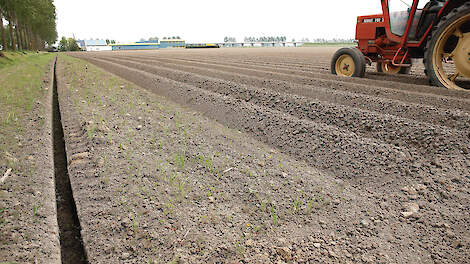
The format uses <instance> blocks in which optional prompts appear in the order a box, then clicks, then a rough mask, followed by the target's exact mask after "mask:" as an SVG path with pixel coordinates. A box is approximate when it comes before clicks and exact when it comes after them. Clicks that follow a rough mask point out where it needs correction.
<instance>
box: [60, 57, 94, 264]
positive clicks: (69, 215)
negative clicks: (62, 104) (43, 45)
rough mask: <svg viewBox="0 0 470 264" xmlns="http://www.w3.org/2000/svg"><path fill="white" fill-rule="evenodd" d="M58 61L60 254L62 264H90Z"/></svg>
mask: <svg viewBox="0 0 470 264" xmlns="http://www.w3.org/2000/svg"><path fill="white" fill-rule="evenodd" d="M56 65H57V59H56V61H55V62H54V80H53V100H52V107H53V108H52V117H53V131H52V135H53V140H54V142H53V144H54V145H53V148H54V174H55V191H56V202H57V222H58V224H59V236H60V249H61V250H60V251H61V259H62V263H63V264H69V263H70V264H72V263H82V264H87V263H88V260H87V256H86V253H85V249H84V247H83V240H82V237H81V232H80V231H81V227H80V222H79V221H78V216H77V208H76V205H75V200H74V199H73V194H72V187H71V185H70V179H69V174H68V168H67V153H66V151H65V142H64V130H63V127H62V120H61V116H60V109H59V99H58V94H57V78H56Z"/></svg>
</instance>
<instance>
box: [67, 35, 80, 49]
mask: <svg viewBox="0 0 470 264" xmlns="http://www.w3.org/2000/svg"><path fill="white" fill-rule="evenodd" d="M67 50H68V51H79V50H80V47H79V46H78V44H77V41H75V39H73V38H69V39H68V40H67Z"/></svg>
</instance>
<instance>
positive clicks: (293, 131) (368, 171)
mask: <svg viewBox="0 0 470 264" xmlns="http://www.w3.org/2000/svg"><path fill="white" fill-rule="evenodd" d="M87 59H88V60H89V61H90V62H92V63H94V64H96V65H98V66H101V67H103V68H105V69H107V70H108V71H111V72H113V73H114V74H117V75H119V76H122V77H124V78H126V79H127V80H129V81H132V82H134V83H136V84H137V85H139V86H141V87H144V88H146V89H149V90H151V91H153V92H156V93H159V94H161V95H164V96H166V97H169V98H170V99H172V100H174V101H176V102H178V103H181V104H185V105H190V106H191V107H193V108H195V109H197V110H199V111H201V112H204V113H205V114H206V115H207V116H209V117H211V118H213V119H215V120H217V121H219V122H221V123H223V124H225V125H227V126H229V127H231V128H234V129H241V130H245V131H247V132H248V133H250V134H252V135H253V136H255V137H256V138H258V139H260V140H262V141H264V142H266V143H268V144H271V145H273V146H275V147H278V148H280V149H282V150H283V151H285V152H287V153H289V154H290V155H293V156H296V157H298V158H300V159H303V160H306V161H307V162H308V163H310V164H313V165H315V166H317V167H318V168H323V169H326V170H328V171H331V172H333V173H336V174H337V175H340V176H341V177H342V178H348V179H358V180H360V179H363V178H370V177H373V178H376V177H377V179H378V180H381V181H387V180H390V179H391V178H390V177H393V178H396V177H399V176H400V175H403V174H406V173H411V171H415V172H416V173H419V171H421V172H424V171H423V170H422V168H417V167H416V166H413V162H414V161H416V158H415V156H414V155H413V153H410V152H408V151H407V150H406V149H405V148H399V147H396V146H393V145H389V144H384V143H382V142H379V141H377V140H373V139H367V138H362V137H359V136H357V135H356V134H354V133H346V132H344V131H341V130H340V129H338V128H336V127H333V126H328V125H325V124H322V123H316V122H313V121H309V120H305V119H299V118H296V117H293V116H291V115H289V114H286V113H284V112H280V111H276V110H272V109H269V108H267V107H264V106H260V105H256V104H253V103H250V102H246V101H244V100H239V99H234V98H232V97H230V96H226V95H222V94H218V93H215V92H211V91H208V90H206V89H202V88H198V87H196V86H194V85H190V84H185V83H184V81H183V80H182V81H174V80H171V79H168V78H165V77H162V76H159V75H156V74H151V73H148V72H145V71H142V70H138V69H134V68H131V67H127V66H124V65H120V64H118V63H114V62H110V61H106V60H103V59H92V58H87ZM449 169H450V168H449ZM387 175H388V176H390V177H385V176H387ZM365 182H367V181H365Z"/></svg>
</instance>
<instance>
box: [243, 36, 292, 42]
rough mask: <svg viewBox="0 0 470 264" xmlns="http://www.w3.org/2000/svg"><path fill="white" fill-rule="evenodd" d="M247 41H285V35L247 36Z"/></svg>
mask: <svg viewBox="0 0 470 264" xmlns="http://www.w3.org/2000/svg"><path fill="white" fill-rule="evenodd" d="M244 40H245V42H285V41H286V40H287V37H285V36H276V37H274V36H271V37H257V38H256V37H245V39H244Z"/></svg>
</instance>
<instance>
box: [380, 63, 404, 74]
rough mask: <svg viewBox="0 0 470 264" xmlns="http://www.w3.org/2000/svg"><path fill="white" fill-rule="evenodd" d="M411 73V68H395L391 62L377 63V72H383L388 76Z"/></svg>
mask: <svg viewBox="0 0 470 264" xmlns="http://www.w3.org/2000/svg"><path fill="white" fill-rule="evenodd" d="M410 71H411V66H410V67H400V66H393V65H392V63H391V62H389V61H388V62H381V61H379V62H377V72H383V73H388V74H409V73H410Z"/></svg>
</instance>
